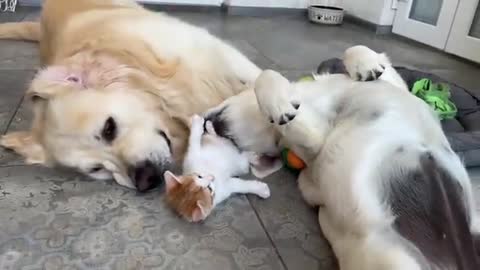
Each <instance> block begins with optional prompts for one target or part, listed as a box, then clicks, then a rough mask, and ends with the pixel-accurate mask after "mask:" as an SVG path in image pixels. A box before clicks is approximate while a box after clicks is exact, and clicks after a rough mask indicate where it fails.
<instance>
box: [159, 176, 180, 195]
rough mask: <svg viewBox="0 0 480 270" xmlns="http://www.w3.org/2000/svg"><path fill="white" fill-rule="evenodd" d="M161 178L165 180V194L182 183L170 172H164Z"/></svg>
mask: <svg viewBox="0 0 480 270" xmlns="http://www.w3.org/2000/svg"><path fill="white" fill-rule="evenodd" d="M163 178H164V179H165V186H166V189H167V192H169V191H171V190H172V189H174V188H175V187H177V186H178V185H180V184H181V183H182V181H181V180H180V178H179V177H178V176H176V175H175V174H173V173H172V172H171V171H166V172H165V173H164V174H163Z"/></svg>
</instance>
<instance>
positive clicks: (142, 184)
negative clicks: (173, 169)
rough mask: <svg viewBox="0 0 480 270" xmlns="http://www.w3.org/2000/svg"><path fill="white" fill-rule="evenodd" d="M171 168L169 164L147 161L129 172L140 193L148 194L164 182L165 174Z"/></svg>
mask: <svg viewBox="0 0 480 270" xmlns="http://www.w3.org/2000/svg"><path fill="white" fill-rule="evenodd" d="M169 167H170V165H169V163H161V164H155V163H153V162H151V161H145V162H141V163H139V164H137V165H136V166H134V167H132V168H131V169H130V170H129V176H130V178H131V179H132V181H133V184H134V185H135V188H136V189H137V190H138V191H140V192H147V191H149V190H151V189H154V188H156V187H157V186H159V185H161V184H162V183H163V182H164V179H163V174H164V172H165V171H166V170H167V169H168V168H169Z"/></svg>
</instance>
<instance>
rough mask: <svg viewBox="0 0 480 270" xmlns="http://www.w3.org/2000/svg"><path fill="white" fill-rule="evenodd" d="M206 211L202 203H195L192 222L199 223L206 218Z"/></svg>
mask: <svg viewBox="0 0 480 270" xmlns="http://www.w3.org/2000/svg"><path fill="white" fill-rule="evenodd" d="M207 214H208V213H207V209H206V207H205V205H204V203H203V202H202V201H197V207H196V208H195V210H193V214H192V221H193V222H199V221H202V220H204V219H205V218H207Z"/></svg>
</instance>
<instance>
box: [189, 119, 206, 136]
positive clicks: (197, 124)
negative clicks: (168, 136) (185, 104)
mask: <svg viewBox="0 0 480 270" xmlns="http://www.w3.org/2000/svg"><path fill="white" fill-rule="evenodd" d="M190 121H191V126H190V129H191V131H192V132H193V131H195V132H201V133H203V123H204V122H205V119H204V118H203V117H201V116H200V115H197V114H194V115H193V116H192V118H191V120H190Z"/></svg>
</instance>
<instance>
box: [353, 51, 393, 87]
mask: <svg viewBox="0 0 480 270" xmlns="http://www.w3.org/2000/svg"><path fill="white" fill-rule="evenodd" d="M344 64H345V67H346V69H347V71H348V73H349V74H350V76H351V77H352V78H354V79H356V80H357V81H374V80H377V79H378V78H380V76H382V74H383V72H384V71H385V68H386V67H387V66H390V65H391V64H390V61H389V60H388V58H387V57H386V55H385V54H379V53H376V52H375V51H373V50H371V49H369V48H368V47H365V46H355V47H352V48H350V49H348V50H347V51H346V52H345V57H344Z"/></svg>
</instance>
